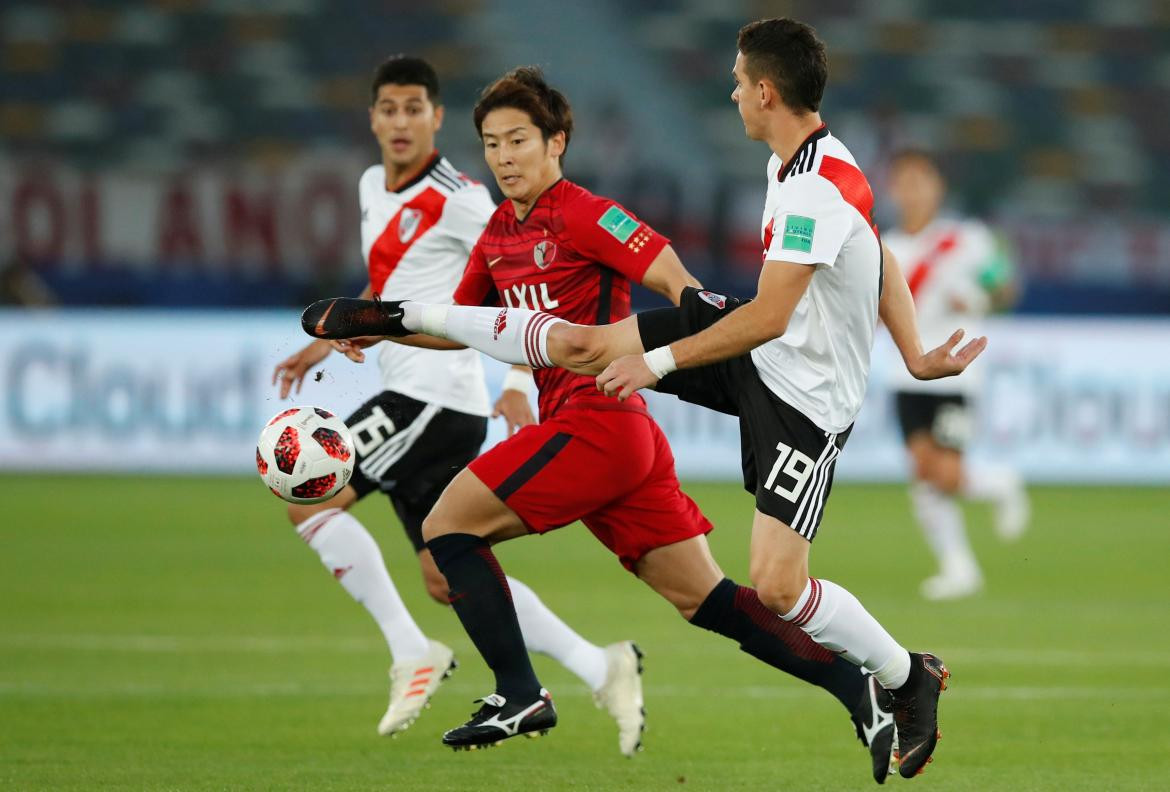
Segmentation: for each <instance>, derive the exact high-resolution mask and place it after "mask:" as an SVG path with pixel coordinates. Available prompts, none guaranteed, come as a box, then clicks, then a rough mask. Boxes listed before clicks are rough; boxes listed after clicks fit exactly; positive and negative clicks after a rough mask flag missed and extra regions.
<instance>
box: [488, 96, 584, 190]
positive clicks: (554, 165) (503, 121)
mask: <svg viewBox="0 0 1170 792" xmlns="http://www.w3.org/2000/svg"><path fill="white" fill-rule="evenodd" d="M480 136H481V137H482V138H483V157H484V159H485V160H487V164H488V167H489V168H491V169H492V175H493V176H495V177H496V184H498V185H500V192H502V193H503V194H504V196H505V197H506V198H509V199H511V200H513V201H520V202H524V203H527V202H530V201H531V200H534V199H535V198H536V197H537V196H538V195H540V193H541V192H543V191H544V190H545V189H547V188H548V186H549V185H550V184H552V183H553V182H555V181H556V180H557V179H559V178H560V177H561V163H560V156H561V155H562V154H564V153H565V135H564V133H562V132H558V133H557V134H555V135H553V136H552V137H550V138H549V139H548V140H547V141H546V140H545V139H544V137H543V136H542V135H541V133H540V130H539V129H538V128H537V127H536V125H535V124H533V123H532V119H531V118H529V116H528V113H526V112H524V111H523V110H517V109H516V108H514V107H501V108H498V109H496V110H492V111H491V112H490V113H488V114H487V115H486V116H484V119H483V124H482V125H481V127H480Z"/></svg>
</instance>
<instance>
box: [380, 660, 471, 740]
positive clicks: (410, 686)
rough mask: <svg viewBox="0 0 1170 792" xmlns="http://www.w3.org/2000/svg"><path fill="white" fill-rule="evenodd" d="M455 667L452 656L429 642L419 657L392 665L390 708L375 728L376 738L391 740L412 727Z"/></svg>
mask: <svg viewBox="0 0 1170 792" xmlns="http://www.w3.org/2000/svg"><path fill="white" fill-rule="evenodd" d="M455 665H456V664H455V653H454V652H452V651H451V650H450V648H448V647H446V646H444V645H443V644H441V643H439V642H438V641H430V649H428V650H427V653H426V654H425V655H423V656H422V657H420V658H418V659H416V660H408V661H405V662H401V663H395V664H394V665H392V666H391V667H390V706H389V708H387V710H386V714H385V715H383V716H382V720H381V722H380V723H379V724H378V734H380V735H382V736H383V737H386V736H393V735H395V734H397V733H398V732H401V731H405V730H406V729H407V728H408V727H409V726H410V724H412V723H414V721H415V719H416V718H418V716H419V714H420V713H421V712H422V711H423V708H424V707H427V706H429V705H430V704H429V702H430V700H431V696H433V695H434V694H435V691H436V690H438V689H439V685H441V684H442V683H443V680H444V679H446V678H447V677H449V676H451V672H452V671H453V670H455Z"/></svg>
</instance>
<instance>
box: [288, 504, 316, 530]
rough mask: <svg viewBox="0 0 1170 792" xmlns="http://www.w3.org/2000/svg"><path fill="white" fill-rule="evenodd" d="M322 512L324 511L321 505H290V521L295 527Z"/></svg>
mask: <svg viewBox="0 0 1170 792" xmlns="http://www.w3.org/2000/svg"><path fill="white" fill-rule="evenodd" d="M321 511H324V509H323V508H321V506H320V505H319V504H315V503H314V504H311V505H307V504H303V503H290V504H289V505H288V521H289V522H290V523H292V524H293V526H294V527H295V526H297V525H300V524H301V523H303V522H304V521H305V520H307V519H309V518H310V517H312V516H313V515H314V514H317V513H318V512H321Z"/></svg>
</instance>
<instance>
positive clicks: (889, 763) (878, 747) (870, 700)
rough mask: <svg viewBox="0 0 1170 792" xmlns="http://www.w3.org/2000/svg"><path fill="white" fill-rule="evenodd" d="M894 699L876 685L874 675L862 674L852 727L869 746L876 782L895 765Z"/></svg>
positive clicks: (858, 736) (865, 744)
mask: <svg viewBox="0 0 1170 792" xmlns="http://www.w3.org/2000/svg"><path fill="white" fill-rule="evenodd" d="M893 706H894V699H893V696H891V695H890V692H889V691H888V690H886V689H885V688H884V687H882V686H881V685H880V684H878V681H877V680H876V679H874V678H873V676H870V675H868V674H867V675H866V677H865V692H863V693H862V694H861V700H860V701H858V702H857V706H856V707H854V708H853V715H852V716H851V718H852V720H853V727H854V728H855V729H857V739H859V740H861V744H862V745H864V746H865V747H866V748H868V749H869V755H870V758H871V759H872V760H873V780H874V781H877V782H878V783H879V784H884V783H885V782H886V777H887V776H888V775H889V774H890V770H891V768H892V767H893V765H894V748H895V743H896V740H895V737H896V736H897V735H896V731H895V729H894V710H893Z"/></svg>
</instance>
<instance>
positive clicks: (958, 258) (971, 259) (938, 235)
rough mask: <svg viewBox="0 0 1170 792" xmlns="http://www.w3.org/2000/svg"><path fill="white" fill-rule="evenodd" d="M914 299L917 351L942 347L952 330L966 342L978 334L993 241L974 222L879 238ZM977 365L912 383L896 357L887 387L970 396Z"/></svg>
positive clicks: (948, 221) (942, 221)
mask: <svg viewBox="0 0 1170 792" xmlns="http://www.w3.org/2000/svg"><path fill="white" fill-rule="evenodd" d="M882 238H883V239H884V240H885V243H886V246H887V247H889V249H890V252H891V253H893V254H894V255H895V256H897V257H898V263H899V264H900V265H901V267H902V272H903V274H904V275H905V276H906V282H907V283H908V284H909V285H910V292H911V294H913V295H914V308H915V311H916V313H917V315H918V332H919V334H920V335H921V336H922V347H923V349H932V348H934V347H936V346H938V345H939V344H941V343H943V342H944V341H946V340H947V338H949V337H950V334H951V333H953V332H954V331H955V330H958V329H959V328H962V329H963V330H965V331H966V332H967V335H966V340H970V339H971V338H974V337H975V336H977V335H979V332H980V330H979V320H980V319H982V318H983V317H984V316H985V315H986V314H987V311H988V308H989V305H990V303H989V299H988V295H987V292H986V291H985V290H984V289H983V287H982V286H981V285H980V282H979V280H980V274H981V273H982V272H983V270H984V269H985V268H986V266H987V264H988V262H989V261H990V260H991V259H992V257H993V256H994V255H995V251H996V248H995V238H994V237H993V236H992V234H991V231H990V230H989V229H988V228H987V226H985V225H983V224H982V223H980V222H978V221H972V220H960V219H957V218H936V219H935V220H932V221H931V222H930V223H929V224H927V225H926V226H925V227H924V228H922V229H921V230H920V231H918V233H916V234H907V233H906V232H904V231H901V230H892V231H888V232H886V233H885V234H883V236H882ZM980 368H981V367H980V366H972V367H971V368H970V369H968V370H967V371H966V372H964V373H963V376H961V377H948V378H946V379H941V380H929V381H925V382H924V381H921V380H916V379H914V378H913V377H912V376H910V373H909V372H907V371H906V367H905V366H904V365H903V364H902V361H901V358H900V357H899V358H898V359H897V360H896V361H895V365H894V366H893V370H892V373H891V377H890V384H891V387H893V388H894V389H895V390H899V391H915V392H922V393H970V392H972V391H973V390H976V389H977V386H978V384H979V383H978V380H979V369H980Z"/></svg>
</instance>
